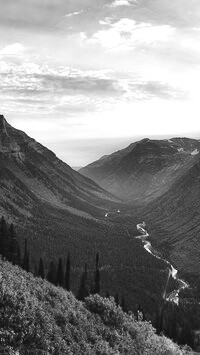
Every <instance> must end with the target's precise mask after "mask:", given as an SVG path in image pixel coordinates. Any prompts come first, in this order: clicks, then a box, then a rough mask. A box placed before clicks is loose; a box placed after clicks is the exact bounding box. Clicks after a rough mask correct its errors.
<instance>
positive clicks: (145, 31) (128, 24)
mask: <svg viewBox="0 0 200 355" xmlns="http://www.w3.org/2000/svg"><path fill="white" fill-rule="evenodd" d="M100 24H101V25H109V28H108V29H105V30H100V31H98V32H96V33H95V34H93V36H92V38H91V39H89V40H90V42H91V43H94V44H98V43H99V44H101V46H102V47H105V48H108V49H111V50H113V49H114V50H130V49H133V48H135V47H145V46H155V45H157V44H159V43H162V42H166V41H167V40H168V39H169V38H170V37H171V36H172V35H173V33H174V32H175V29H174V28H173V27H171V26H168V25H162V26H153V25H151V24H150V23H137V22H136V21H134V20H130V19H129V18H123V19H121V20H119V21H115V22H114V23H112V22H111V19H110V18H109V17H107V18H106V19H105V21H104V22H101V23H100Z"/></svg>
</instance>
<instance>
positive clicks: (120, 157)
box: [80, 138, 200, 202]
mask: <svg viewBox="0 0 200 355" xmlns="http://www.w3.org/2000/svg"><path fill="white" fill-rule="evenodd" d="M199 151H200V142H199V141H198V140H195V139H189V138H172V139H168V140H150V139H148V138H146V139H143V140H141V141H139V142H135V143H132V144H131V145H129V146H128V147H127V148H125V149H122V150H119V151H117V152H115V153H113V154H111V155H107V156H103V157H102V158H101V159H99V160H97V161H95V162H94V163H92V164H89V165H87V166H86V167H84V168H82V169H80V172H81V173H82V174H83V175H85V176H87V177H90V178H92V179H93V180H94V181H96V182H97V183H98V184H100V185H101V186H102V187H103V188H105V189H106V190H108V191H110V192H111V193H113V194H115V195H117V196H118V197H120V198H123V199H125V200H126V201H135V202H140V201H144V200H145V201H148V202H149V201H151V200H153V199H155V198H156V197H158V196H160V195H162V194H163V193H164V192H165V191H167V190H168V189H169V188H170V186H171V184H172V183H173V182H174V181H175V180H176V179H177V178H179V177H180V176H181V175H182V174H183V173H184V172H185V171H187V170H188V169H189V168H190V167H191V166H192V165H193V164H194V163H195V161H196V159H198V155H199Z"/></svg>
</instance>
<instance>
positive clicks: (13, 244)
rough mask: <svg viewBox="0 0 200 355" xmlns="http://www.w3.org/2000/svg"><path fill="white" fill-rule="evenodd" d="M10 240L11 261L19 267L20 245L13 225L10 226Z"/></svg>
mask: <svg viewBox="0 0 200 355" xmlns="http://www.w3.org/2000/svg"><path fill="white" fill-rule="evenodd" d="M9 239H10V246H9V259H8V260H9V261H11V262H12V263H13V264H14V265H19V257H18V252H19V244H18V241H17V236H16V233H15V230H14V226H13V224H11V225H10V228H9Z"/></svg>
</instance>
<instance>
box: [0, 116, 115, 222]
mask: <svg viewBox="0 0 200 355" xmlns="http://www.w3.org/2000/svg"><path fill="white" fill-rule="evenodd" d="M0 166H1V169H0V181H1V186H0V193H1V200H0V213H6V209H9V208H10V209H12V212H14V214H16V215H26V216H29V215H31V213H32V210H33V206H35V204H36V203H37V202H40V203H46V204H48V205H49V206H53V207H56V208H59V209H62V210H67V211H69V212H70V213H72V214H77V215H80V216H83V217H88V218H90V217H91V215H95V214H102V215H104V210H105V209H106V208H108V206H109V203H112V202H114V201H117V199H115V198H114V197H113V196H111V194H109V193H107V192H106V191H105V190H103V189H102V188H100V187H99V186H98V185H97V184H95V183H94V182H93V181H91V180H90V179H88V178H84V177H83V176H82V175H81V174H79V173H77V172H75V171H74V170H73V169H71V168H70V166H69V165H67V164H66V163H64V162H62V161H61V160H60V159H58V158H57V157H56V155H55V154H54V153H53V152H51V151H50V150H48V149H47V148H45V147H44V146H42V145H41V144H39V143H37V142H36V141H35V140H34V139H32V138H30V137H29V136H27V135H26V134H25V133H24V132H21V131H19V130H17V129H15V128H13V127H12V126H11V125H9V124H8V122H7V121H6V119H5V118H4V116H2V115H1V116H0ZM11 192H12V196H11ZM8 206H9V207H8ZM13 216H14V215H13Z"/></svg>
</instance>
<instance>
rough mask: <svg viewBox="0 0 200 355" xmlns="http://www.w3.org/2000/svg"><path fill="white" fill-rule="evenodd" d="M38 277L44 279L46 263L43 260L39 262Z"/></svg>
mask: <svg viewBox="0 0 200 355" xmlns="http://www.w3.org/2000/svg"><path fill="white" fill-rule="evenodd" d="M38 276H40V277H41V278H42V279H44V262H43V259H42V258H40V261H39V268H38Z"/></svg>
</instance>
